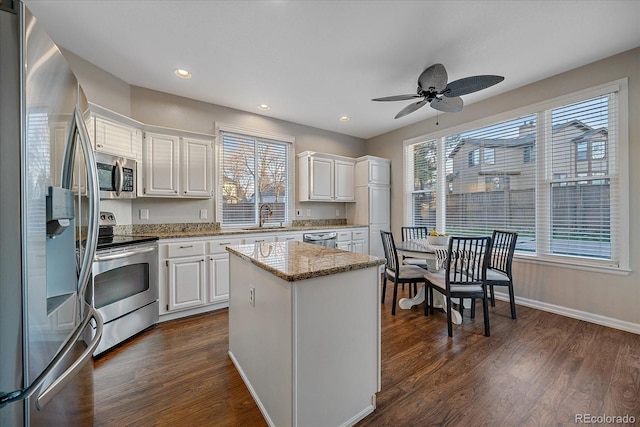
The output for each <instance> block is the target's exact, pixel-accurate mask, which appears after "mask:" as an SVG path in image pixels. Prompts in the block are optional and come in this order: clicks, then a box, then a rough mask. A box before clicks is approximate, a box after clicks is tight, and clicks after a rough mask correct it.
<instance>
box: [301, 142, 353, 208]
mask: <svg viewBox="0 0 640 427" xmlns="http://www.w3.org/2000/svg"><path fill="white" fill-rule="evenodd" d="M298 176H299V185H298V196H299V199H300V201H301V202H305V201H326V202H353V201H355V185H354V184H355V160H354V159H350V158H348V157H341V156H333V155H330V154H322V153H316V152H310V151H305V152H303V153H300V154H298Z"/></svg>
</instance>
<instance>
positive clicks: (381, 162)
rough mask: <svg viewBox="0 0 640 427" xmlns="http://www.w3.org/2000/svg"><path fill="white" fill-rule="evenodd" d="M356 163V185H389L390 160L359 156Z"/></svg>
mask: <svg viewBox="0 0 640 427" xmlns="http://www.w3.org/2000/svg"><path fill="white" fill-rule="evenodd" d="M356 160H357V163H356V186H358V187H359V186H363V185H391V161H390V160H389V159H383V158H381V157H374V156H364V157H359V158H358V159H356Z"/></svg>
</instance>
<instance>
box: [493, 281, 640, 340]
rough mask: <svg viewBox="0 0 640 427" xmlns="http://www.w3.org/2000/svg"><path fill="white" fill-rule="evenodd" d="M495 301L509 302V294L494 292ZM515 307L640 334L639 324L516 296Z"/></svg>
mask: <svg viewBox="0 0 640 427" xmlns="http://www.w3.org/2000/svg"><path fill="white" fill-rule="evenodd" d="M495 296H496V299H498V300H500V301H507V302H508V301H509V294H505V293H502V292H498V291H496V292H495ZM516 305H523V306H525V307H531V308H535V309H538V310H542V311H548V312H550V313H555V314H559V315H561V316H566V317H571V318H573V319H578V320H584V321H585V322H590V323H595V324H597V325H602V326H607V327H609V328H614V329H620V330H621V331H626V332H632V333H634V334H640V324H637V323H631V322H627V321H625V320H620V319H614V318H613V317H607V316H601V315H599V314H593V313H589V312H587V311H581V310H576V309H573V308H568V307H563V306H561V305H555V304H549V303H546V302H541V301H537V300H532V299H528V298H522V297H518V296H516Z"/></svg>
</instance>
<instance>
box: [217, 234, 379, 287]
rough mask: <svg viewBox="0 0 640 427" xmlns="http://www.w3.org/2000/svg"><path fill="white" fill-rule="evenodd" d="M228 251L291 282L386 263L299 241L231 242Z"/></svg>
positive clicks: (353, 253)
mask: <svg viewBox="0 0 640 427" xmlns="http://www.w3.org/2000/svg"><path fill="white" fill-rule="evenodd" d="M227 251H229V252H230V253H232V254H234V255H237V256H239V257H240V258H242V259H244V260H247V261H249V262H251V263H252V264H254V265H256V266H258V267H260V268H262V269H264V270H266V271H268V272H270V273H272V274H274V275H276V276H278V277H279V278H281V279H283V280H286V281H287V282H294V281H297V280H305V279H310V278H312V277H320V276H328V275H330V274H337V273H343V272H347V271H352V270H359V269H363V268H369V267H375V266H378V265H382V264H384V263H385V260H384V258H378V257H374V256H370V255H364V254H358V253H355V252H347V251H343V250H340V249H333V248H327V247H324V246H320V245H311V244H308V243H302V242H296V241H289V242H272V243H255V244H250V245H234V246H227Z"/></svg>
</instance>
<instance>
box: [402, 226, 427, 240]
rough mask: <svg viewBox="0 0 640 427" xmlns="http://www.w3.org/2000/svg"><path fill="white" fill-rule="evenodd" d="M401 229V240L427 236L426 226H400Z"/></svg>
mask: <svg viewBox="0 0 640 427" xmlns="http://www.w3.org/2000/svg"><path fill="white" fill-rule="evenodd" d="M401 230H402V241H403V242H404V241H406V240H415V239H426V238H427V233H428V231H427V227H401Z"/></svg>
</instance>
